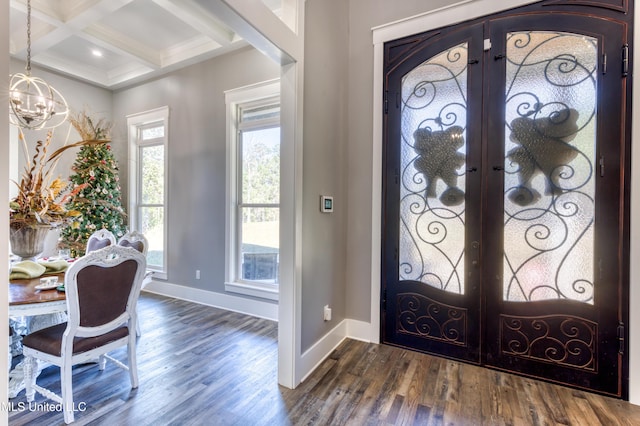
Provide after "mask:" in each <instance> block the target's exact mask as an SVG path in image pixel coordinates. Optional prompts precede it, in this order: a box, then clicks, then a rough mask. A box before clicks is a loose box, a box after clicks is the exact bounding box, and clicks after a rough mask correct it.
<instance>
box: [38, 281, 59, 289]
mask: <svg viewBox="0 0 640 426" xmlns="http://www.w3.org/2000/svg"><path fill="white" fill-rule="evenodd" d="M59 285H60V284H58V282H57V281H56V282H55V283H53V282H51V283H48V282H47V283H42V284H38V285H37V286H35V287H34V288H35V289H36V290H53V289H54V288H58V286H59Z"/></svg>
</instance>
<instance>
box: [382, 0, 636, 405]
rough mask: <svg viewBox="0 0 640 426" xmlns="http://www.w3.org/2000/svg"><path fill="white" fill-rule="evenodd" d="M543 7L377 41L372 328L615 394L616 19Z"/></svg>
mask: <svg viewBox="0 0 640 426" xmlns="http://www.w3.org/2000/svg"><path fill="white" fill-rule="evenodd" d="M551 3H553V2H551ZM544 6H546V5H544V4H542V5H540V4H538V5H536V6H533V7H530V8H523V9H520V10H517V11H514V12H513V13H504V14H500V15H496V16H493V17H488V18H485V19H481V20H477V21H474V22H470V23H466V24H462V25H458V26H455V27H451V28H447V29H446V30H437V31H431V32H429V33H425V34H420V35H417V36H413V37H408V38H405V39H402V40H397V41H394V42H391V43H388V44H387V45H386V46H385V102H384V105H385V111H384V119H385V132H384V135H385V140H384V160H383V161H384V164H383V167H384V170H383V253H382V260H383V262H382V264H383V266H382V283H383V285H382V291H383V294H382V310H383V315H382V337H383V342H385V343H389V344H393V345H398V346H403V347H407V348H412V349H416V350H420V351H424V352H428V353H434V354H440V355H443V356H446V357H451V358H454V359H459V360H463V361H467V362H472V363H477V364H483V365H487V366H490V367H492V368H497V369H503V370H507V371H512V372H516V373H519V374H524V375H528V376H533V377H539V378H542V379H546V380H550V381H554V382H558V383H562V384H567V385H571V386H575V387H579V388H584V389H589V390H593V391H597V392H601V393H606V394H609V395H615V396H625V392H626V390H625V386H626V385H625V380H624V372H625V371H626V357H625V355H624V337H625V334H626V333H625V330H624V325H625V319H626V316H627V306H626V300H627V299H626V298H625V295H626V294H627V292H628V283H627V279H626V274H625V272H624V271H626V270H627V269H626V268H627V267H628V263H627V260H626V259H627V253H628V252H627V249H626V247H627V244H628V241H626V239H625V238H626V237H625V235H626V234H627V233H626V229H627V226H628V208H627V207H626V204H627V195H625V194H626V191H625V185H626V182H627V177H626V176H627V175H628V165H627V156H628V153H627V149H628V148H627V147H628V142H627V139H628V134H627V131H626V129H627V128H628V124H627V119H626V117H627V113H628V108H627V105H626V100H627V96H626V95H627V91H628V87H627V84H628V82H627V80H628V78H629V77H628V75H629V69H628V67H629V64H628V57H627V54H628V49H629V46H628V45H627V43H628V41H627V34H628V31H629V29H628V25H627V23H626V22H624V21H619V20H616V19H612V18H611V16H610V15H611V13H605V14H604V16H602V17H599V16H597V15H596V14H593V13H572V12H571V11H570V10H568V9H566V8H565V9H561V10H556V11H554V12H555V13H553V14H549V13H548V12H549V11H550V9H544ZM577 10H578V11H580V10H582V9H580V8H579V7H578V8H577Z"/></svg>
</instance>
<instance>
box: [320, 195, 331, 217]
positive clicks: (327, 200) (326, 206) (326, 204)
mask: <svg viewBox="0 0 640 426" xmlns="http://www.w3.org/2000/svg"><path fill="white" fill-rule="evenodd" d="M320 211H321V212H322V213H333V197H330V196H328V195H322V196H321V197H320Z"/></svg>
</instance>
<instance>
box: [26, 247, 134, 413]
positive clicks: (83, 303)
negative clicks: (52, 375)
mask: <svg viewBox="0 0 640 426" xmlns="http://www.w3.org/2000/svg"><path fill="white" fill-rule="evenodd" d="M145 269H146V260H145V257H144V255H143V254H142V253H140V252H138V251H136V250H132V249H130V248H126V247H120V246H118V245H113V246H109V247H105V248H103V249H102V250H97V251H94V252H91V253H89V254H87V255H85V256H84V257H82V258H80V259H78V260H77V261H76V262H74V263H73V264H72V265H71V266H70V267H69V269H68V270H67V273H66V276H65V291H66V293H67V312H68V320H67V322H66V323H62V324H58V325H54V326H52V327H48V328H45V329H42V330H39V331H36V332H33V333H31V334H29V335H27V336H26V337H25V338H24V339H23V341H22V344H23V354H24V356H25V385H26V394H27V401H28V402H32V401H33V400H34V397H35V392H36V391H37V392H38V393H40V394H42V395H44V396H45V397H47V398H50V399H52V400H53V401H55V402H57V403H59V404H62V409H63V412H64V421H65V423H71V422H73V420H74V403H73V385H72V367H73V366H74V365H76V364H82V363H86V362H88V361H90V360H95V359H98V360H99V362H98V366H99V368H100V370H103V369H104V368H105V364H106V361H107V360H109V361H112V362H113V363H114V364H115V365H117V366H118V367H121V368H123V369H125V370H128V371H129V379H130V381H131V387H132V388H136V387H138V373H137V367H136V333H135V326H136V305H137V301H138V296H139V294H140V287H141V285H142V279H143V277H144V272H145ZM122 346H126V347H127V350H128V362H127V364H128V365H125V364H124V363H122V362H120V361H118V360H116V359H114V358H112V357H110V356H109V355H108V354H107V353H108V352H111V351H113V350H115V349H117V348H119V347H122ZM36 360H42V361H44V362H48V363H51V364H54V365H57V366H59V367H60V378H61V389H62V395H61V396H60V395H57V394H55V393H53V392H51V391H50V390H48V389H45V388H44V387H41V386H39V385H37V384H36V374H37V371H38V368H37V365H36V362H37V361H36Z"/></svg>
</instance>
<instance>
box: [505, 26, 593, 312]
mask: <svg viewBox="0 0 640 426" xmlns="http://www.w3.org/2000/svg"><path fill="white" fill-rule="evenodd" d="M597 57H598V55H597V40H596V39H595V38H592V37H588V36H583V35H579V34H572V33H562V32H561V33H555V32H516V33H509V34H508V37H507V55H506V58H507V65H506V88H505V90H506V98H505V99H506V105H505V120H506V121H505V136H506V140H505V166H504V188H505V197H504V203H505V213H504V220H505V223H504V236H505V238H504V240H505V244H504V278H503V279H504V281H503V285H504V292H503V297H504V300H507V301H514V302H526V301H536V300H547V299H571V300H578V301H581V302H584V303H590V304H592V303H593V293H594V289H593V286H594V283H593V281H594V279H593V275H594V274H593V223H594V214H595V201H594V197H595V183H594V179H593V163H594V158H595V140H596V139H595V135H596V104H597V76H596V71H597Z"/></svg>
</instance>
